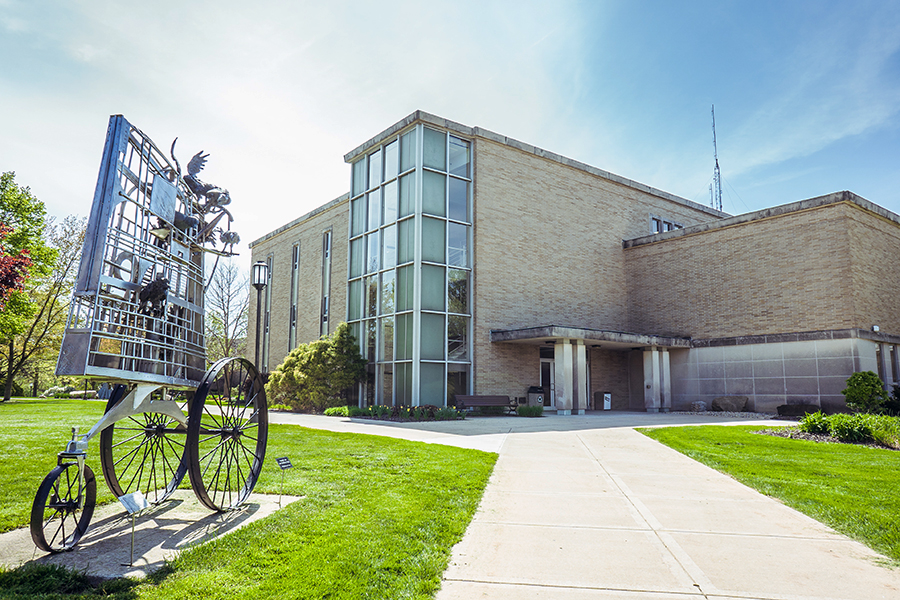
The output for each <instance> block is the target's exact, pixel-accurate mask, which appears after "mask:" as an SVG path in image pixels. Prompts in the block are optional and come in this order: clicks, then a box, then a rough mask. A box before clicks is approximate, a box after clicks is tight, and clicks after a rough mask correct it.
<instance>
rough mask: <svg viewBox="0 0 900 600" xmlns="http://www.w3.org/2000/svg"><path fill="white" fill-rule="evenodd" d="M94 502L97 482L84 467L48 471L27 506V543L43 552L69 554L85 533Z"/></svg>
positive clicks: (67, 466)
mask: <svg viewBox="0 0 900 600" xmlns="http://www.w3.org/2000/svg"><path fill="white" fill-rule="evenodd" d="M96 500H97V480H96V479H95V478H94V472H93V471H92V470H91V468H90V467H88V466H87V465H84V479H83V480H82V478H81V477H79V476H78V464H77V463H67V464H62V465H59V466H58V467H56V468H55V469H53V470H52V471H50V473H48V474H47V476H46V477H44V481H42V482H41V485H40V487H38V491H37V494H36V495H35V497H34V504H32V505H31V539H32V540H34V544H35V546H37V547H38V548H40V549H41V550H43V551H45V552H52V553H54V554H55V553H57V552H64V551H66V550H71V549H72V548H74V547H75V544H77V543H78V540H80V539H81V536H83V535H84V532H85V531H87V528H88V525H89V524H90V522H91V517H92V516H93V514H94V504H95V502H96Z"/></svg>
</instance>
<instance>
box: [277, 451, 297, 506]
mask: <svg viewBox="0 0 900 600" xmlns="http://www.w3.org/2000/svg"><path fill="white" fill-rule="evenodd" d="M275 461H276V462H277V463H278V466H279V467H281V493H280V494H278V508H281V497H282V496H283V495H284V472H285V471H287V470H288V469H292V468H293V467H294V465H292V464H291V459H289V458H288V457H287V456H280V457H278V458H276V459H275Z"/></svg>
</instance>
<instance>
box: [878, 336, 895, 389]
mask: <svg viewBox="0 0 900 600" xmlns="http://www.w3.org/2000/svg"><path fill="white" fill-rule="evenodd" d="M878 346H879V347H880V348H881V352H879V353H878V354H879V356H880V357H881V365H880V366H881V372H882V373H883V374H884V384H885V385H886V386H887V389H891V386H892V385H893V384H894V371H893V365H892V364H891V346H890V345H889V344H878Z"/></svg>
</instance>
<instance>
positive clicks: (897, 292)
mask: <svg viewBox="0 0 900 600" xmlns="http://www.w3.org/2000/svg"><path fill="white" fill-rule="evenodd" d="M850 208H851V210H848V211H847V212H848V218H847V230H848V234H849V237H850V260H851V264H852V273H853V275H852V281H851V287H850V290H851V293H852V297H853V307H854V311H853V318H854V321H853V325H852V326H853V327H859V328H860V329H871V327H872V325H878V326H879V327H880V328H881V332H882V333H888V334H893V335H900V268H898V260H900V227H898V226H897V225H896V224H895V223H892V222H890V221H888V220H886V219H883V218H881V217H879V216H877V215H874V214H872V213H870V212H867V211H865V210H862V209H860V208H857V207H856V206H855V205H850Z"/></svg>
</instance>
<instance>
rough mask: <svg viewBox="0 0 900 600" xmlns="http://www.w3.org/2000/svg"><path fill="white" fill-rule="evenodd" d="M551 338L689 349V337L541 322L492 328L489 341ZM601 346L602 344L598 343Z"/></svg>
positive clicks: (626, 346)
mask: <svg viewBox="0 0 900 600" xmlns="http://www.w3.org/2000/svg"><path fill="white" fill-rule="evenodd" d="M554 339H574V340H584V341H594V342H608V345H609V346H612V347H613V348H618V349H622V350H625V349H629V348H632V347H635V346H661V347H665V348H690V347H691V340H690V339H689V338H677V337H664V336H658V335H647V334H641V333H626V332H622V331H607V330H603V329H584V328H579V327H567V326H561V325H542V326H539V327H528V328H525V329H507V330H501V329H492V330H491V342H495V343H499V342H510V343H515V342H519V343H532V344H535V343H541V342H545V341H550V340H554ZM601 346H602V344H601Z"/></svg>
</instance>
